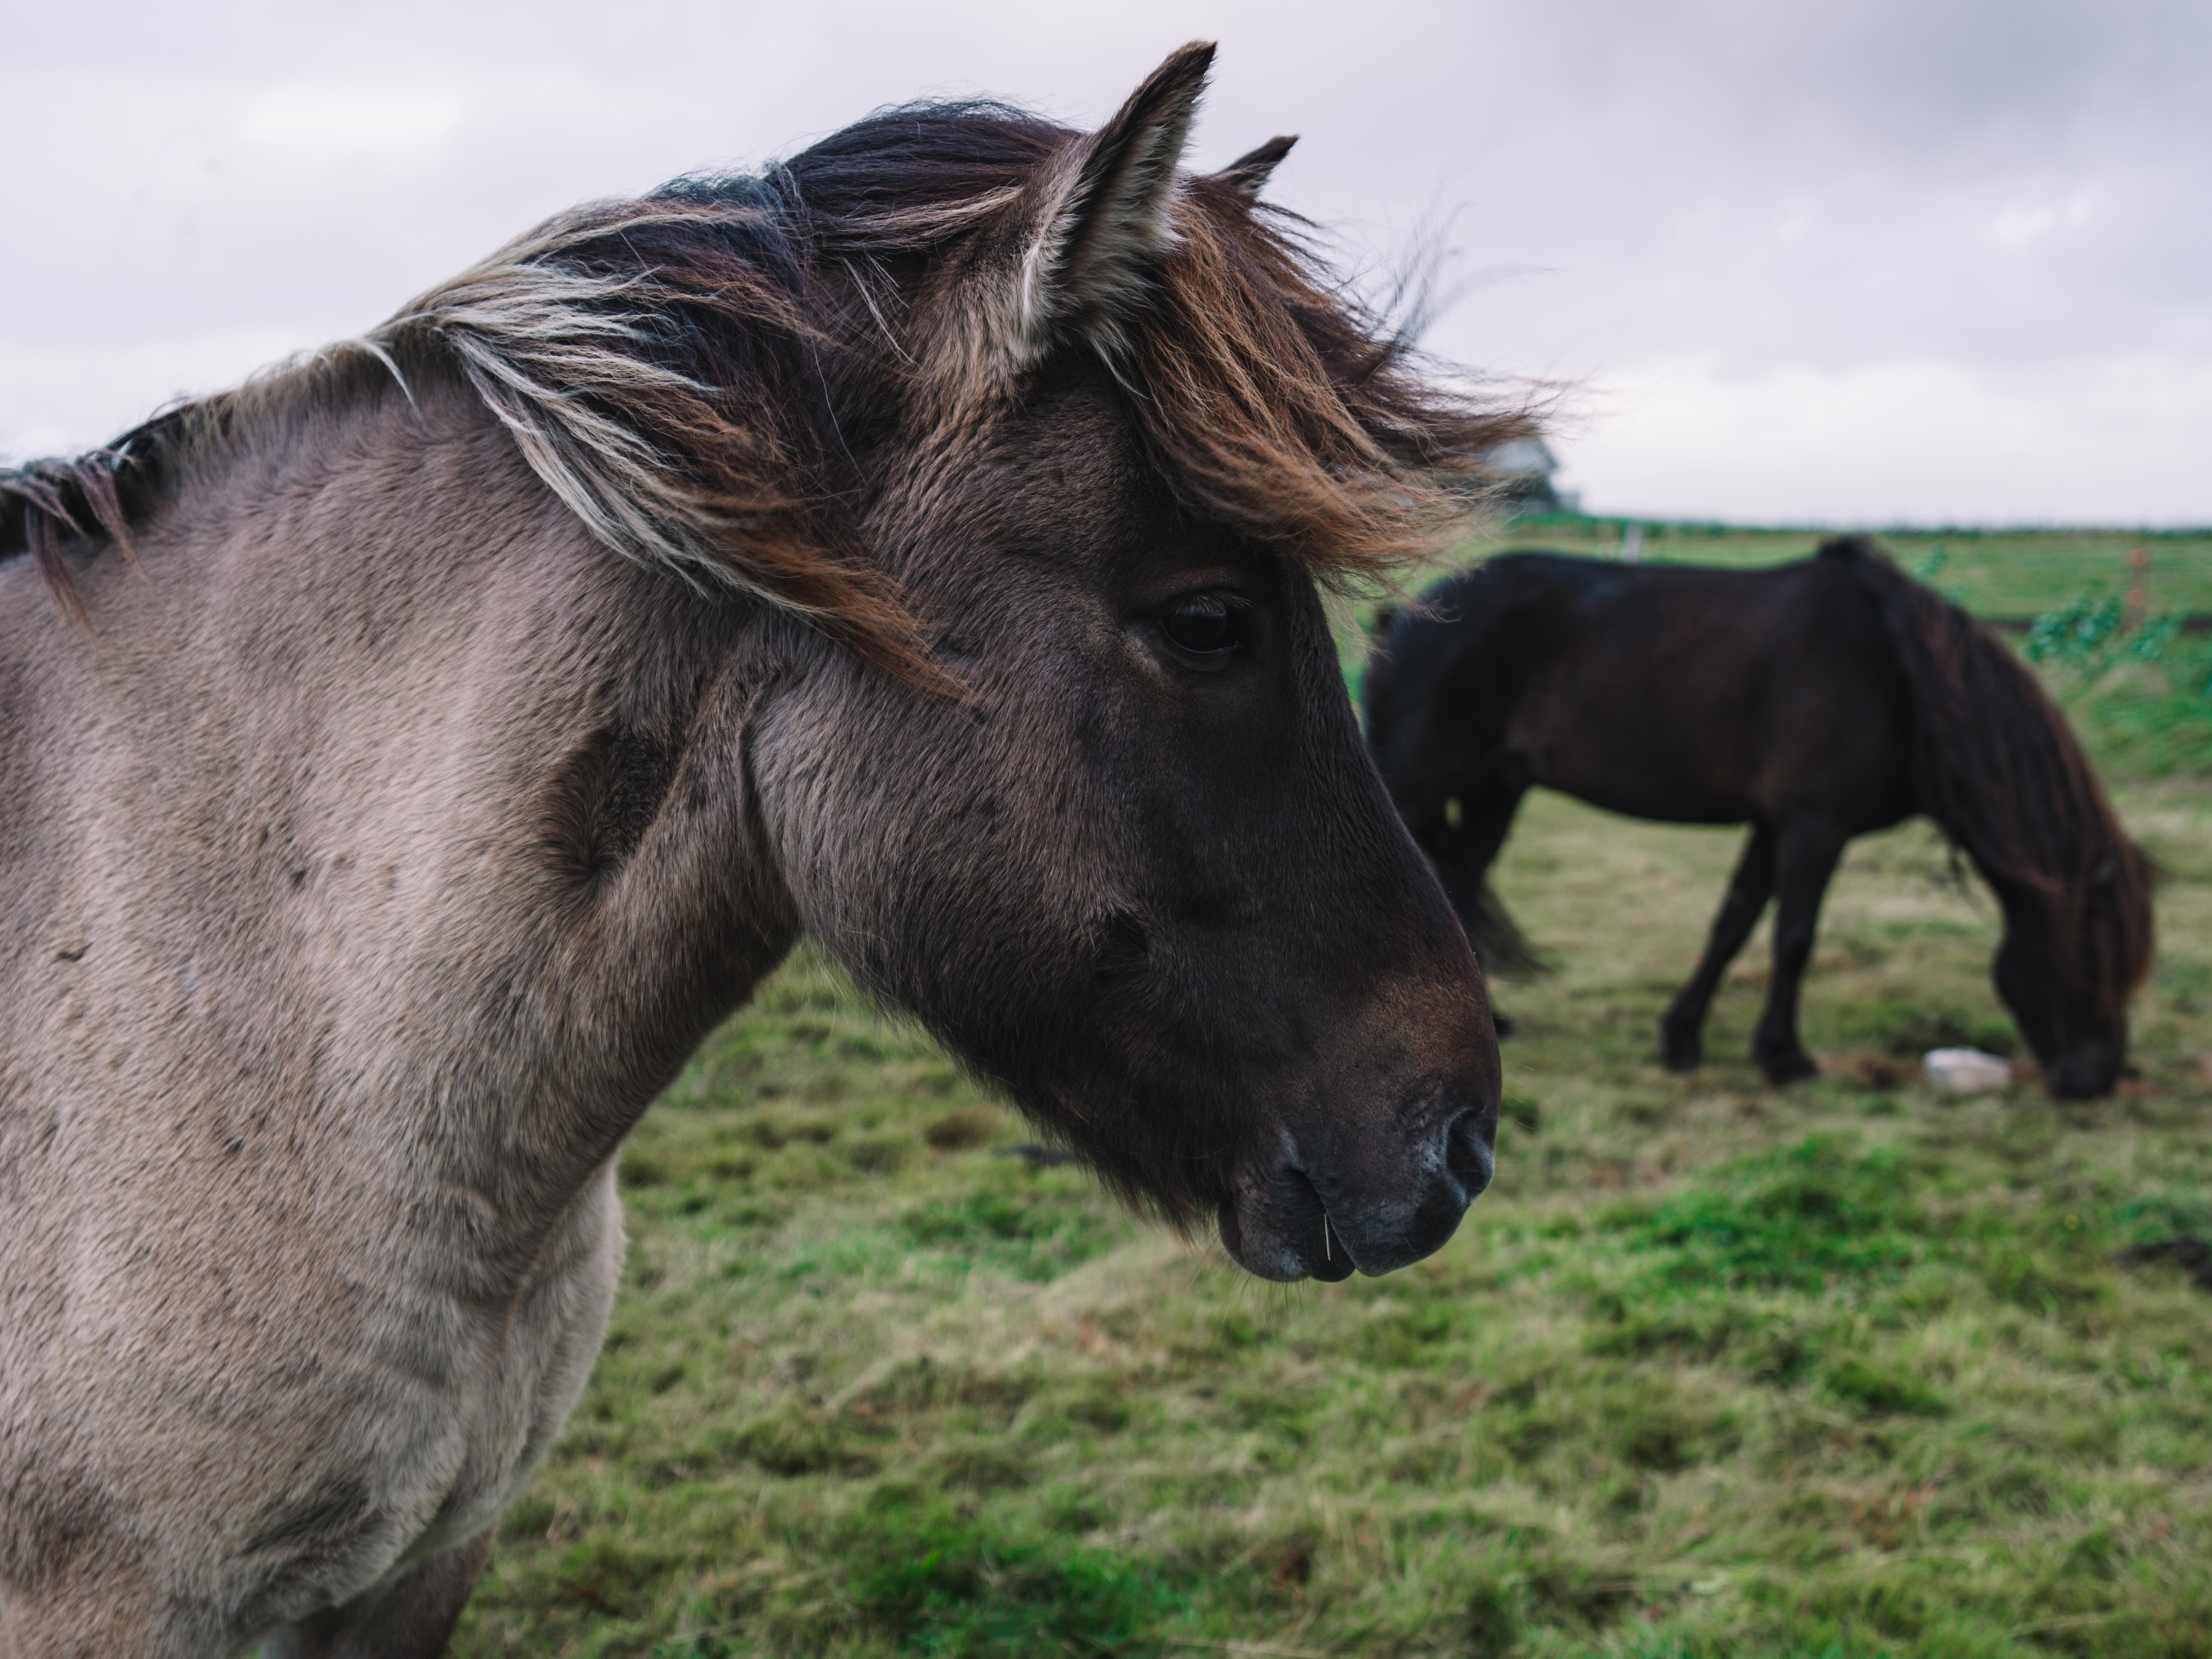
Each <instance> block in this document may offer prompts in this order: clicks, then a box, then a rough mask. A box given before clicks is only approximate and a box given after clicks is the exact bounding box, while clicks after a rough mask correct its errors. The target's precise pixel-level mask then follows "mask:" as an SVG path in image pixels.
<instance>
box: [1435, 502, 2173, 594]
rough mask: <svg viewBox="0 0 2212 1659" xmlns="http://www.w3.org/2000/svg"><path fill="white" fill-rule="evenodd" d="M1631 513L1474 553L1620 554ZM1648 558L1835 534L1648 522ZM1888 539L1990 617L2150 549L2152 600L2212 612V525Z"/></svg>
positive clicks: (1550, 520) (2105, 579)
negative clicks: (1938, 557) (1552, 551)
mask: <svg viewBox="0 0 2212 1659" xmlns="http://www.w3.org/2000/svg"><path fill="white" fill-rule="evenodd" d="M1636 522H1638V520H1628V519H1591V518H1583V517H1581V516H1579V515H1566V514H1553V515H1547V516H1544V517H1531V518H1522V519H1514V520H1509V521H1507V522H1505V523H1504V524H1501V525H1497V526H1489V527H1486V529H1485V531H1484V532H1483V533H1482V534H1481V535H1480V536H1479V537H1477V538H1474V540H1472V541H1470V542H1469V543H1468V546H1467V549H1466V553H1467V556H1469V557H1480V556H1482V555H1484V554H1487V553H1494V552H1498V551H1502V550H1504V549H1506V548H1511V547H1548V548H1556V549H1558V550H1559V551H1561V552H1563V553H1588V554H1595V555H1601V556H1604V555H1612V556H1618V554H1619V552H1620V544H1621V537H1622V534H1623V532H1624V531H1625V530H1626V527H1627V526H1629V525H1631V524H1632V523H1636ZM1643 524H1644V557H1645V558H1646V559H1647V560H1650V561H1653V562H1665V563H1669V564H1747V565H1757V564H1779V563H1781V562H1783V561H1784V560H1786V559H1799V558H1803V557H1804V556H1806V555H1807V554H1808V553H1810V552H1811V551H1812V550H1814V548H1815V547H1817V546H1819V545H1820V543H1821V542H1822V541H1823V540H1824V539H1826V538H1827V537H1828V536H1829V535H1831V534H1833V533H1834V532H1830V531H1822V530H1787V529H1783V530H1768V529H1759V528H1755V527H1744V526H1735V525H1709V524H1662V523H1656V522H1651V521H1648V520H1646V521H1643ZM1881 540H1882V541H1883V542H1884V543H1885V544H1887V546H1888V547H1889V549H1890V550H1891V551H1892V552H1893V553H1894V554H1896V556H1897V558H1898V561H1899V562H1900V563H1902V564H1903V565H1904V566H1905V568H1907V569H1909V570H1918V569H1922V568H1924V567H1926V566H1928V565H1929V563H1930V562H1931V561H1935V559H1936V555H1938V554H1940V555H1942V559H1941V561H1940V562H1938V563H1937V565H1936V569H1935V571H1934V572H1933V580H1935V581H1936V584H1937V586H1941V587H1942V588H1943V589H1944V590H1945V591H1946V592H1949V593H1951V594H1952V595H1953V596H1954V598H1956V599H1960V600H1962V601H1964V602H1965V603H1966V605H1970V606H1972V608H1973V609H1974V610H1976V611H1980V612H1981V613H1982V614H1983V615H1984V616H1989V617H2031V616H2033V615H2035V614H2036V613H2038V612H2039V611H2048V610H2051V609H2052V608H2054V607H2056V606H2058V605H2064V604H2066V603H2067V602H2068V601H2069V600H2071V599H2075V598H2076V597H2078V596H2080V595H2081V594H2082V593H2084V592H2123V591H2124V590H2125V589H2126V587H2127V586H2128V581H2129V555H2130V553H2131V552H2132V551H2133V550H2135V549H2136V548H2139V547H2140V548H2146V549H2148V550H2149V552H2150V570H2149V578H2148V586H2147V588H2146V597H2147V598H2148V601H2149V607H2150V609H2151V610H2152V611H2212V530H2188V531H2155V532H2154V531H2125V530H1911V531H1905V530H1900V531H1894V532H1882V534H1881Z"/></svg>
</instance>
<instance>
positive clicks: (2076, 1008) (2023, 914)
mask: <svg viewBox="0 0 2212 1659" xmlns="http://www.w3.org/2000/svg"><path fill="white" fill-rule="evenodd" d="M2150 878H2151V870H2150V864H2149V860H2148V859H2147V858H2145V857H2144V855H2143V854H2142V851H2141V849H2139V848H2137V847H2136V845H2135V843H2134V842H2131V841H2130V840H2128V839H2127V837H2126V836H2124V835H2122V834H2120V833H2118V827H2117V825H2115V826H2113V833H2112V836H2110V838H2109V839H2105V840H2103V841H2102V844H2101V846H2100V848H2098V849H2097V850H2096V851H2095V853H2094V854H2093V858H2092V859H2091V860H2087V862H2086V867H2084V868H2081V869H2078V870H2075V871H2073V872H2069V874H2068V876H2067V877H2065V878H2062V879H2058V880H2053V879H2051V878H2050V877H2048V876H2044V877H2041V878H2034V877H2027V878H2023V877H2022V876H2021V874H2020V873H2018V872H2015V873H2014V874H2012V875H2009V876H2004V875H1998V876H1993V877H1992V878H1991V879H1992V884H1993V885H1995V886H1996V890H1997V892H1998V895H1999V896H2000V897H2001V898H2002V901H2003V902H2004V908H2005V933H2004V939H2003V942H2002V944H2000V945H1998V946H1997V955H1996V968H1995V971H1994V978H1995V980H1996V987H1997V994H1998V995H1999V996H2001V997H2002V998H2003V999H2004V1000H2005V1006H2007V1007H2008V1008H2010V1009H2011V1010H2012V1014H2013V1018H2014V1020H2015V1023H2016V1024H2018V1025H2019V1027H2020V1032H2021V1036H2023V1037H2025V1038H2027V1046H2028V1048H2030V1049H2031V1050H2033V1053H2034V1054H2035V1057H2036V1060H2037V1061H2038V1062H2039V1064H2040V1065H2041V1066H2042V1067H2043V1079H2044V1085H2045V1087H2046V1088H2048V1089H2049V1090H2050V1091H2051V1093H2052V1094H2054V1095H2056V1096H2057V1097H2059V1098H2060V1099H2062V1100H2088V1099H2093V1098H2095V1097H2098V1096H2100V1095H2108V1094H2110V1093H2112V1089H2113V1086H2114V1085H2116V1084H2118V1082H2119V1079H2120V1073H2121V1069H2122V1067H2123V1066H2124V1065H2125V1064H2126V1061H2127V1055H2128V1003H2129V1000H2130V998H2131V997H2132V996H2133V995H2134V994H2135V990H2136V987H2137V986H2139V985H2140V984H2142V980H2143V975H2144V974H2145V973H2146V972H2147V971H2148V968H2149V964H2150V944H2151V920H2150Z"/></svg>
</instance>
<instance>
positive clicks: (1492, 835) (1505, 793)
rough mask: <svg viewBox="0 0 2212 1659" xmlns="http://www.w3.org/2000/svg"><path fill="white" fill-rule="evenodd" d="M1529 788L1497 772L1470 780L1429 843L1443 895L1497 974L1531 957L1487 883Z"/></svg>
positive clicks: (1504, 1030)
mask: <svg viewBox="0 0 2212 1659" xmlns="http://www.w3.org/2000/svg"><path fill="white" fill-rule="evenodd" d="M1526 793H1528V785H1527V784H1526V783H1524V782H1521V781H1518V780H1516V779H1512V778H1508V777H1504V776H1501V775H1498V774H1497V773H1495V772H1492V773H1490V774H1488V775H1485V776H1483V777H1481V778H1480V779H1479V780H1478V781H1474V782H1473V783H1471V784H1469V785H1468V786H1467V787H1464V788H1462V790H1461V791H1460V792H1459V793H1458V795H1457V796H1456V797H1455V799H1457V800H1458V802H1459V814H1460V817H1459V823H1457V824H1456V825H1455V826H1451V827H1449V828H1443V829H1438V830H1437V831H1436V832H1435V833H1434V834H1433V835H1432V836H1431V837H1430V841H1429V846H1428V848H1427V852H1428V854H1429V857H1430V860H1431V861H1432V862H1433V863H1434V864H1435V866H1436V869H1437V881H1438V882H1439V883H1441V884H1443V890H1444V896H1445V897H1446V898H1448V899H1449V900H1450V901H1451V907H1452V909H1453V910H1454V911H1455V912H1456V913H1457V915H1458V916H1459V920H1460V926H1461V927H1464V928H1465V929H1466V930H1467V937H1468V943H1469V944H1470V945H1473V946H1474V955H1475V959H1476V960H1477V961H1478V962H1480V963H1481V964H1482V970H1483V972H1484V973H1485V974H1486V975H1492V976H1493V977H1494V976H1495V975H1497V974H1498V973H1499V972H1501V971H1507V970H1510V969H1517V968H1522V967H1524V966H1525V965H1526V963H1527V959H1528V950H1527V947H1526V945H1523V944H1522V939H1521V936H1520V934H1519V933H1518V931H1517V930H1516V928H1515V927H1514V926H1513V921H1512V918H1511V917H1510V916H1509V915H1506V913H1505V911H1504V909H1503V908H1501V907H1500V906H1499V905H1498V901H1497V900H1496V898H1494V897H1493V896H1492V895H1491V893H1490V891H1489V889H1488V885H1487V884H1488V881H1489V878H1490V866H1491V865H1492V862H1493V861H1494V860H1496V859H1497V857H1498V849H1499V848H1502V847H1504V845H1505V836H1506V834H1507V832H1508V831H1509V830H1510V829H1512V828H1513V815H1514V814H1515V813H1516V811H1519V810H1520V808H1521V797H1522V795H1524V794H1526ZM1492 1018H1493V1019H1494V1020H1495V1021H1496V1022H1497V1025H1498V1036H1512V1035H1513V1029H1514V1027H1513V1022H1512V1021H1511V1020H1510V1019H1509V1018H1506V1017H1505V1016H1504V1014H1500V1013H1498V1012H1496V1011H1495V1010H1494V1009H1493V1010H1492Z"/></svg>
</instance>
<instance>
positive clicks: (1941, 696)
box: [1837, 544, 2153, 1100]
mask: <svg viewBox="0 0 2212 1659" xmlns="http://www.w3.org/2000/svg"><path fill="white" fill-rule="evenodd" d="M1837 545H1838V548H1845V547H1846V545H1847V544H1837ZM1857 568H1859V569H1860V570H1861V572H1862V573H1863V575H1864V576H1865V578H1866V579H1867V580H1869V581H1870V582H1872V583H1873V584H1874V586H1875V591H1876V592H1877V593H1878V594H1879V595H1880V597H1881V601H1882V604H1883V607H1884V611H1885V614H1886V616H1887V620H1888V622H1889V625H1890V630H1891V637H1892V639H1893V641H1895V643H1896V645H1897V647H1898V651H1899V658H1900V659H1901V663H1902V665H1903V667H1904V669H1905V675H1906V678H1908V679H1909V680H1910V681H1911V686H1912V694H1913V701H1914V704H1915V711H1914V712H1915V720H1914V727H1915V730H1914V769H1915V771H1916V773H1917V787H1918V790H1919V793H1920V805H1921V806H1922V808H1923V810H1924V811H1927V812H1928V814H1929V816H1930V817H1933V818H1935V820H1936V822H1937V823H1939V824H1941V825H1942V828H1943V829H1944V830H1945V832H1946V833H1947V834H1948V835H1949V836H1951V837H1952V838H1953V840H1954V842H1955V843H1956V844H1957V845H1958V846H1960V847H1961V848H1964V849H1965V851H1966V854H1967V856H1968V857H1970V858H1971V859H1972V860H1973V861H1974V864H1975V865H1976V866H1977V867H1978V868H1979V870H1980V871H1981V872H1982V874H1983V876H1984V878H1987V880H1988V881H1989V884H1990V887H1991V888H1992V889H1994V890H1996V895H1997V898H1998V900H1999V902H2001V903H2002V905H2003V907H2004V914H2005V932H2004V939H2003V941H2002V943H2001V944H2000V945H1998V947H1997V955H1996V967H1995V970H1994V975H1993V976H1994V978H1995V980H1996V988H1997V994H1998V995H1999V996H2001V997H2002V998H2003V999H2004V1001H2005V1006H2007V1007H2008V1008H2010V1009H2011V1010H2012V1013H2013V1018H2014V1020H2015V1023H2017V1024H2018V1025H2019V1027H2020V1032H2021V1036H2023V1037H2025V1038H2026V1039H2027V1046H2028V1047H2029V1048H2031V1049H2032V1050H2033V1052H2034V1054H2035V1057H2036V1060H2038V1061H2039V1063H2040V1064H2041V1066H2042V1067H2043V1077H2044V1082H2045V1086H2047V1087H2048V1088H2049V1089H2050V1091H2051V1093H2052V1094H2054V1095H2056V1096H2057V1097H2060V1098H2061V1099H2075V1100H2080V1099H2088V1098H2093V1097H2096V1096H2099V1095H2106V1094H2110V1093H2111V1092H2112V1088H2113V1085H2116V1084H2117V1083H2118V1081H2119V1079H2120V1073H2121V1069H2122V1067H2123V1066H2124V1065H2125V1064H2126V1062H2127V1052H2128V1003H2129V1001H2130V999H2131V998H2133V996H2134V995H2135V993H2136V987H2139V986H2140V985H2141V984H2142V981H2143V977H2144V975H2146V974H2147V973H2148V971H2149V968H2150V958H2151V941H2152V936H2153V924H2152V915H2151V902H2150V899H2151V877H2152V866H2151V863H2150V860H2148V858H2147V857H2146V856H2145V855H2144V854H2143V852H2142V848H2138V847H2137V846H2136V844H2135V842H2133V841H2131V840H2130V839H2129V837H2128V835H2127V832H2126V830H2125V829H2123V828H2122V827H2121V825H2120V822H2119V819H2118V817H2117V816H2116V815H2115V814H2114V812H2113V811H2112V802H2111V801H2110V800H2109V799H2107V798H2106V794H2105V790H2104V786H2103V785H2102V784H2100V782H2099V781H2098V779H2097V774H2096V769H2095V768H2094V767H2093V766H2091V764H2090V763H2089V757H2088V756H2087V754H2086V753H2085V752H2084V751H2083V750H2082V748H2081V742H2080V740H2079V739H2078V738H2075V735H2074V732H2073V729H2072V727H2070V726H2069V725H2068V724H2067V722H2066V716H2065V715H2064V714H2063V713H2061V712H2060V711H2059V709H2058V708H2057V705H2056V704H2055V703H2053V702H2051V699H2050V697H2049V696H2046V695H2045V692H2044V690H2043V688H2042V686H2041V685H2040V684H2039V683H2038V682H2037V680H2036V678H2035V676H2034V675H2033V673H2031V672H2030V671H2028V669H2027V665H2025V664H2024V663H2022V662H2021V660H2020V659H2019V658H2017V657H2016V656H2015V655H2014V654H2013V653H2012V651H2011V650H2010V649H2009V648H2008V647H2007V646H2006V645H2005V644H2004V643H2003V641H2001V640H1999V639H1998V638H1997V637H1996V635H1994V634H1992V633H1991V632H1990V630H1989V629H1987V628H1986V627H1984V625H1983V624H1982V623H1978V622H1977V621H1976V620H1975V619H1974V618H1973V617H1971V616H1969V615H1968V614H1967V613H1966V611H1964V610H1963V609H1961V608H1960V606H1958V605H1953V604H1952V603H1950V602H1949V601H1948V600H1947V599H1943V598H1942V596H1941V595H1940V594H1937V593H1936V592H1933V591H1931V590H1930V589H1929V588H1927V587H1924V586H1921V585H1920V584H1919V583H1917V582H1915V581H1913V580H1911V578H1909V577H1907V576H1906V575H1905V574H1904V573H1903V572H1901V571H1899V569H1898V568H1897V567H1896V566H1895V565H1894V564H1893V563H1892V562H1890V561H1889V560H1888V559H1887V558H1886V557H1882V556H1879V555H1878V554H1877V555H1875V556H1862V557H1860V558H1859V560H1858V567H1857Z"/></svg>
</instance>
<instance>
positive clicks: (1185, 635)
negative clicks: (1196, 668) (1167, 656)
mask: <svg viewBox="0 0 2212 1659" xmlns="http://www.w3.org/2000/svg"><path fill="white" fill-rule="evenodd" d="M1160 623H1161V625H1162V626H1163V627H1164V628H1165V629H1167V634H1168V638H1169V639H1170V641H1172V642H1173V643H1174V645H1175V647H1176V649H1177V650H1178V651H1182V652H1185V653H1188V654H1189V655H1191V656H1194V657H1203V658H1210V659H1221V658H1225V657H1226V656H1228V654H1229V653H1231V652H1232V651H1234V650H1235V649H1236V648H1237V644H1238V641H1240V639H1241V638H1242V637H1243V631H1244V630H1243V617H1241V616H1240V615H1239V613H1238V611H1237V607H1236V606H1235V605H1231V604H1230V603H1229V601H1228V600H1226V599H1223V598H1222V597H1221V596H1220V595H1219V594H1218V593H1191V594H1188V595H1186V596H1185V597H1183V598H1182V599H1171V600H1170V601H1169V602H1168V608H1167V610H1166V611H1164V613H1163V614H1162V616H1161V618H1160Z"/></svg>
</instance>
